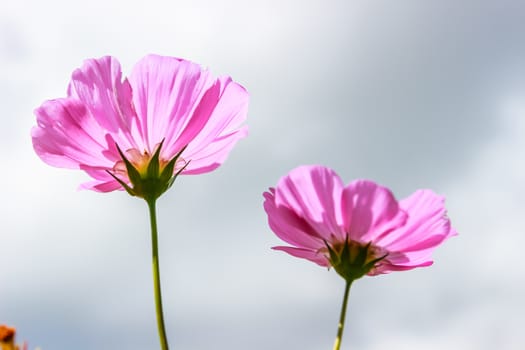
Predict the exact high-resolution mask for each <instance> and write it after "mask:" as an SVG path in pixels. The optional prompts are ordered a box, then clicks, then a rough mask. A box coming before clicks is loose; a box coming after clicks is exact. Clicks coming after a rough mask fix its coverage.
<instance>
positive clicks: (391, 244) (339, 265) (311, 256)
mask: <svg viewBox="0 0 525 350" xmlns="http://www.w3.org/2000/svg"><path fill="white" fill-rule="evenodd" d="M264 198H265V201H264V209H265V210H266V213H267V214H268V223H269V225H270V228H271V229H272V230H273V231H274V232H275V233H276V234H277V236H278V237H279V238H281V239H282V240H283V241H285V242H287V243H289V244H290V245H292V246H278V247H274V249H276V250H282V251H284V252H286V253H288V254H290V255H293V256H296V257H299V258H303V259H307V260H310V261H313V262H315V263H317V264H319V265H321V266H327V267H330V266H333V267H334V268H335V269H336V271H337V272H339V273H340V274H341V273H342V272H343V274H348V273H350V276H343V277H344V278H351V279H356V278H359V277H361V276H363V275H364V274H368V275H377V274H382V273H388V272H391V271H400V270H410V269H413V268H416V267H422V266H429V265H431V264H432V258H431V254H432V251H433V250H434V249H435V248H436V247H437V246H438V245H439V244H441V243H442V242H443V241H444V240H445V239H447V238H448V237H450V236H453V235H455V234H456V231H455V230H454V229H453V228H452V227H451V225H450V221H449V219H448V218H447V216H446V211H445V207H444V201H445V200H444V197H442V196H439V195H437V194H435V193H434V192H432V191H430V190H418V191H416V192H415V193H414V194H412V195H411V196H409V197H408V198H405V199H403V200H401V201H399V202H398V201H397V200H396V199H395V197H394V195H393V194H392V192H391V191H390V190H389V189H388V188H386V187H383V186H380V185H378V184H376V183H374V182H372V181H368V180H355V181H352V182H351V183H349V184H348V185H346V186H345V185H344V184H343V182H342V181H341V179H340V178H339V176H338V175H337V174H336V173H335V172H334V171H333V170H331V169H328V168H325V167H322V166H301V167H299V168H296V169H294V170H292V171H291V172H290V173H289V174H288V175H287V176H285V177H283V178H281V179H280V180H279V182H278V184H277V186H276V188H270V191H269V192H265V193H264ZM345 247H346V248H345ZM345 249H347V251H346V254H347V256H346V258H349V259H350V260H351V261H346V262H345V261H341V258H342V253H343V251H344V250H345ZM359 254H362V256H361V257H360V258H361V259H364V260H363V261H361V262H360V263H362V266H355V264H353V263H354V262H357V261H356V259H357V258H358V255H359ZM370 263H371V264H370ZM346 265H349V266H351V265H354V266H352V267H349V266H346ZM340 269H343V270H344V269H346V270H348V269H357V270H356V271H352V272H349V271H340Z"/></svg>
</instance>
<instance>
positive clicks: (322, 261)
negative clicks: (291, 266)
mask: <svg viewBox="0 0 525 350" xmlns="http://www.w3.org/2000/svg"><path fill="white" fill-rule="evenodd" d="M272 249H275V250H281V251H283V252H286V253H288V254H290V255H292V256H295V257H297V258H303V259H307V260H310V261H313V262H314V263H316V264H318V265H321V266H325V267H328V266H330V263H329V262H328V259H327V258H326V257H325V256H324V255H323V254H320V253H318V252H316V251H311V250H308V249H302V248H293V247H282V246H279V247H273V248H272Z"/></svg>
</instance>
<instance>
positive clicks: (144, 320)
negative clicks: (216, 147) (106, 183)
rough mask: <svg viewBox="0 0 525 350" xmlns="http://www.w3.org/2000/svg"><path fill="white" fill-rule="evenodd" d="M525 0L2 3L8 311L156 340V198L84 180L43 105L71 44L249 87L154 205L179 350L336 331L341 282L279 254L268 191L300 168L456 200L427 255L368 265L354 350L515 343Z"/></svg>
mask: <svg viewBox="0 0 525 350" xmlns="http://www.w3.org/2000/svg"><path fill="white" fill-rule="evenodd" d="M524 13H525V3H524V2H523V1H520V0H516V1H512V0H501V1H473V0H472V1H460V2H459V1H452V0H443V1H419V0H400V1H387V0H378V1H349V0H324V1H321V0H316V1H314V0H303V1H301V2H298V1H291V0H288V1H286V0H284V1H283V0H279V1H278V0H268V1H241V0H223V1H213V0H192V1H189V0H188V1H187V0H184V1H160V0H152V1H149V2H146V1H142V2H139V1H123V0H115V1H112V0H91V1H84V2H78V1H65V0H47V1H36V0H21V1H18V2H15V1H4V2H2V3H1V4H0V106H1V114H0V121H1V124H0V156H1V159H2V165H1V171H0V184H1V191H0V196H1V197H0V198H1V200H0V323H7V324H9V325H12V326H16V327H17V329H18V339H19V340H23V339H25V340H27V341H28V342H29V344H30V348H34V347H36V346H40V347H41V348H42V349H43V350H62V349H64V350H66V349H75V350H91V349H99V350H104V349H157V348H158V338H157V330H156V324H155V313H154V303H153V286H152V276H151V261H150V259H151V258H150V233H149V223H148V216H147V207H146V204H145V203H144V202H142V201H140V200H138V199H135V198H131V197H129V196H128V195H127V194H125V193H123V192H114V193H110V194H99V193H94V192H89V191H78V190H77V187H78V185H79V184H80V183H82V182H84V181H87V180H89V178H88V176H87V175H85V174H83V173H82V172H80V171H70V170H64V169H56V168H52V167H49V166H47V165H45V164H44V163H43V162H42V161H40V159H38V157H37V156H36V155H35V153H34V152H33V150H32V145H31V139H30V129H31V127H32V126H33V125H34V124H35V117H34V115H33V110H34V109H35V108H36V107H37V106H39V105H40V104H41V103H42V102H43V101H44V100H46V99H51V98H56V97H61V96H65V90H66V86H67V84H68V81H69V77H70V75H71V72H72V71H73V70H74V69H75V68H76V67H79V66H80V65H81V64H82V62H83V60H84V59H86V58H91V57H100V56H103V55H107V54H110V55H114V56H116V57H117V58H118V59H119V60H120V62H121V64H122V68H123V73H124V75H126V74H128V73H129V72H130V71H131V69H132V67H133V64H134V63H135V62H137V61H138V60H139V59H140V58H141V57H143V56H144V55H146V54H148V53H157V54H162V55H170V56H178V57H184V58H187V59H191V60H193V61H195V62H199V63H201V64H203V65H204V66H207V67H209V68H210V69H211V70H212V72H213V73H215V74H217V75H223V74H227V75H231V76H232V77H233V78H234V80H236V81H237V82H239V83H240V84H242V85H243V86H245V87H246V88H247V90H248V91H249V92H250V94H251V102H250V110H249V118H248V121H247V124H248V125H249V127H250V135H249V137H248V138H246V139H244V140H242V141H241V142H239V143H238V145H237V146H236V147H235V149H234V150H233V152H232V153H231V155H230V157H229V159H228V160H227V161H226V163H225V164H224V165H223V166H222V167H220V168H219V169H218V170H217V171H215V172H213V173H209V174H206V175H199V176H185V177H181V178H179V179H178V180H177V182H176V183H175V185H174V187H173V188H172V189H171V190H170V191H169V192H168V193H167V194H165V195H164V196H163V197H162V198H161V199H160V201H159V203H158V207H159V229H160V259H161V270H162V271H161V272H162V283H163V297H164V307H165V316H166V322H167V329H168V334H169V338H170V342H171V345H172V348H173V349H183V350H202V349H229V350H240V349H243V350H244V349H253V350H268V349H276V350H279V349H283V350H284V349H286V350H289V349H292V350H295V349H300V350H319V349H331V347H332V343H333V340H334V337H335V333H336V326H337V321H338V317H339V309H340V303H341V298H342V294H343V288H344V284H343V281H342V279H341V278H340V277H339V276H338V275H337V274H336V273H335V272H334V271H326V270H325V269H322V268H320V267H318V266H316V265H315V264H313V263H310V262H308V261H305V260H300V259H296V258H293V257H291V256H288V255H286V254H284V253H281V252H275V251H271V250H270V247H271V246H274V245H279V244H281V242H280V241H279V239H277V238H276V237H275V236H274V235H273V234H272V232H271V231H270V229H269V228H268V226H267V222H266V220H267V219H266V214H265V213H264V211H263V209H262V192H263V191H265V190H266V189H267V188H268V187H270V186H274V185H275V184H276V183H277V181H278V179H279V178H280V177H281V176H283V175H285V174H286V173H287V172H288V171H289V170H291V169H292V168H294V167H296V166H298V165H300V164H323V165H326V166H329V167H332V168H333V169H335V170H336V171H337V172H338V173H339V175H340V176H341V177H342V178H343V179H344V181H345V182H350V181H351V180H352V179H355V178H369V179H372V180H375V181H377V182H379V183H381V184H383V185H385V186H388V187H390V188H391V189H392V190H393V191H394V193H395V194H396V196H397V197H398V198H403V197H405V196H407V195H409V194H410V193H412V192H413V191H415V190H416V189H418V188H432V189H434V190H435V191H436V192H438V193H440V194H443V195H445V196H446V197H447V208H448V212H449V216H450V218H451V219H452V223H453V225H454V226H455V228H456V229H457V230H458V231H459V233H460V235H459V236H458V237H455V238H453V239H450V240H449V241H447V242H445V244H444V245H443V246H441V247H439V248H438V249H437V251H436V253H435V255H434V258H435V264H434V265H433V266H432V267H429V268H425V269H419V270H413V271H408V272H402V273H393V274H390V275H384V276H378V277H373V278H371V277H365V278H363V279H361V280H360V281H359V282H357V283H355V284H354V286H353V289H352V291H351V297H350V302H349V309H348V314H347V323H346V327H347V328H346V332H345V338H344V341H343V348H344V349H361V350H383V349H386V348H388V349H399V350H401V349H403V350H419V349H430V350H434V349H439V350H441V349H450V350H470V349H472V350H483V349H490V350H492V349H494V348H498V349H500V350H521V349H523V348H524V345H525V333H524V332H523V324H525V316H524V315H525V303H524V301H523V295H524V294H525V277H524V272H523V269H522V267H523V259H522V252H523V247H524V245H525V234H524V228H525V215H524V213H523V210H524V205H523V203H522V202H521V201H522V199H523V198H524V196H525V138H524V135H525V40H524V37H525V21H524V20H523V14H524Z"/></svg>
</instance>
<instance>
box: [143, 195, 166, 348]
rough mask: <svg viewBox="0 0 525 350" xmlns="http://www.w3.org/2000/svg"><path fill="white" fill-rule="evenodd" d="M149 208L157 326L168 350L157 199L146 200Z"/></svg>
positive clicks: (161, 346) (162, 343)
mask: <svg viewBox="0 0 525 350" xmlns="http://www.w3.org/2000/svg"><path fill="white" fill-rule="evenodd" d="M146 202H147V203H148V208H149V217H150V222H151V255H152V259H153V288H154V290H155V311H156V312H157V328H158V331H159V338H160V348H161V349H162V350H168V338H167V337H166V329H165V327H164V316H163V313H162V295H161V291H160V271H159V249H158V238H157V213H156V209H155V205H156V199H151V200H146Z"/></svg>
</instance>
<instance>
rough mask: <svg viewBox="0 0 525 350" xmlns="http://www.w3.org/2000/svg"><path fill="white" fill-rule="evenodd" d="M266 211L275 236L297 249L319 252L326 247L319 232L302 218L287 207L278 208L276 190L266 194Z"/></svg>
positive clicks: (271, 189)
mask: <svg viewBox="0 0 525 350" xmlns="http://www.w3.org/2000/svg"><path fill="white" fill-rule="evenodd" d="M263 195H264V199H265V200H264V210H265V211H266V213H267V214H268V224H269V226H270V228H271V229H272V231H273V232H275V234H276V235H277V236H278V237H279V238H281V239H282V240H283V241H285V242H287V243H289V244H292V245H294V246H296V247H301V248H307V249H310V250H314V251H316V250H318V249H319V248H321V247H324V246H325V244H324V242H323V241H322V240H321V239H320V238H319V236H318V235H317V232H315V231H314V230H313V229H312V227H310V225H309V224H308V223H307V222H306V221H305V220H304V219H302V218H301V217H299V216H298V215H297V214H296V213H295V212H293V211H292V210H291V209H290V208H288V207H286V206H277V205H276V203H275V190H274V189H273V188H270V192H265V193H264V194H263Z"/></svg>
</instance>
